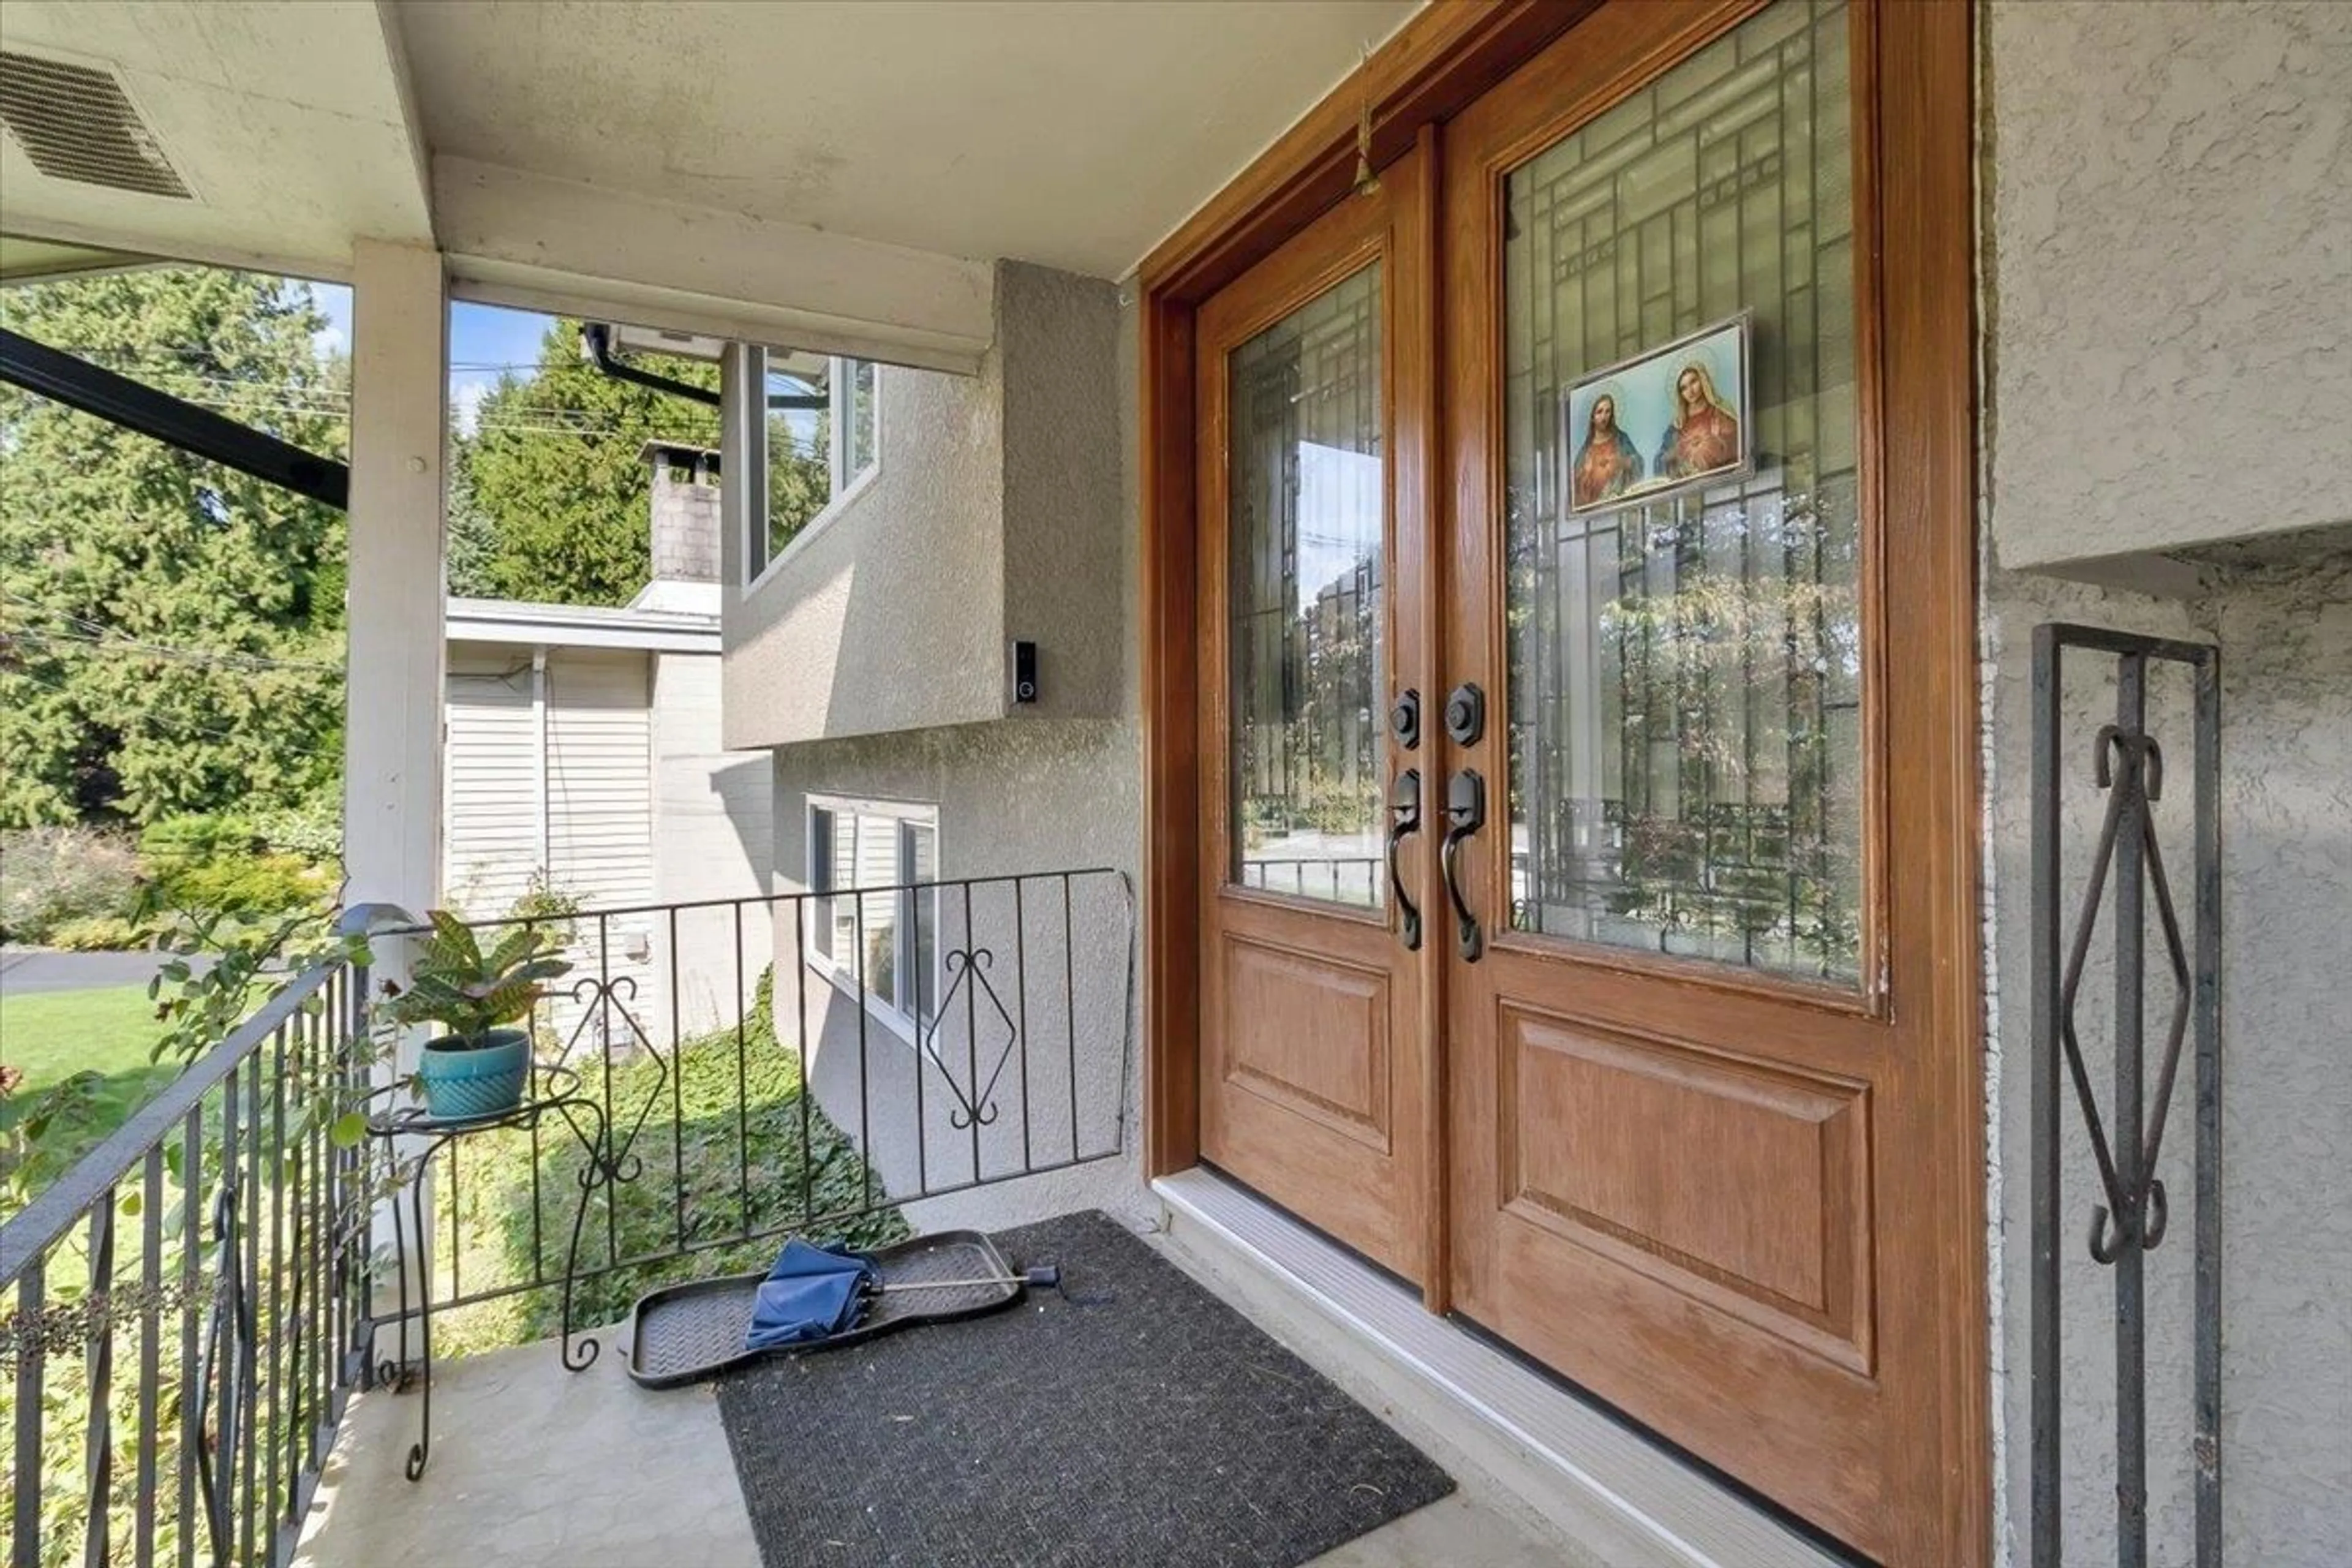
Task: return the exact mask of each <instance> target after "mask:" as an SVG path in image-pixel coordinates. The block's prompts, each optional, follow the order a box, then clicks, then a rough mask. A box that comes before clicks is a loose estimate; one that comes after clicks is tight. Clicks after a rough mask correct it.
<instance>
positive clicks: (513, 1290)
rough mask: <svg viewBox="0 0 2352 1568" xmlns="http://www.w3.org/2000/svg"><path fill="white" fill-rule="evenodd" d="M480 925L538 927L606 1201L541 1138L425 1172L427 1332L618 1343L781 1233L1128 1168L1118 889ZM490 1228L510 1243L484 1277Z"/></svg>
mask: <svg viewBox="0 0 2352 1568" xmlns="http://www.w3.org/2000/svg"><path fill="white" fill-rule="evenodd" d="M468 923H469V924H471V925H473V926H474V928H475V929H476V930H477V931H478V932H480V933H482V934H483V935H484V936H485V937H486V938H488V937H494V936H495V935H496V934H497V933H498V932H499V931H501V930H504V929H508V928H510V927H512V926H515V925H518V924H525V923H536V924H538V925H539V926H541V928H543V929H551V931H553V933H554V934H555V936H556V937H557V939H558V942H559V946H560V951H561V952H562V953H563V954H564V955H565V956H567V957H569V958H570V959H571V961H572V963H573V964H574V968H573V970H572V973H570V974H568V975H566V976H565V977H563V978H562V980H560V981H558V982H557V983H556V984H555V985H554V987H553V988H552V989H551V992H550V994H548V995H547V996H546V997H545V998H543V999H542V1000H541V1004H540V1005H539V1008H538V1010H537V1012H536V1013H535V1015H534V1016H533V1019H532V1021H531V1023H532V1028H533V1031H534V1033H535V1035H536V1036H537V1037H538V1039H539V1042H540V1045H539V1056H540V1059H541V1061H542V1062H545V1063H548V1064H551V1065H560V1066H563V1067H567V1068H571V1069H572V1070H573V1071H575V1072H577V1073H578V1074H579V1075H580V1078H581V1081H582V1085H583V1091H584V1092H585V1093H586V1094H588V1095H589V1096H590V1097H592V1098H593V1100H595V1101H596V1103H597V1107H598V1109H599V1110H601V1111H602V1114H603V1120H604V1125H605V1127H606V1128H607V1129H609V1131H608V1132H607V1134H606V1136H607V1137H608V1138H609V1140H610V1143H609V1148H608V1150H607V1159H608V1163H609V1164H608V1168H609V1171H610V1173H611V1177H612V1179H610V1180H599V1179H597V1178H596V1174H595V1173H594V1172H593V1170H591V1169H589V1168H588V1167H587V1165H586V1164H585V1163H584V1160H583V1155H582V1154H581V1152H579V1151H578V1150H577V1149H576V1148H575V1147H574V1144H575V1143H576V1142H577V1141H576V1140H574V1139H572V1138H570V1137H569V1136H568V1135H567V1134H566V1133H565V1131H564V1130H563V1129H562V1128H561V1127H556V1128H552V1129H550V1130H549V1131H548V1133H547V1135H546V1136H545V1137H542V1135H541V1128H540V1126H539V1125H538V1124H537V1123H536V1122H534V1123H531V1124H530V1126H528V1127H526V1128H523V1129H520V1130H518V1131H515V1132H513V1133H512V1134H511V1135H509V1137H507V1138H506V1139H505V1140H504V1141H486V1140H459V1141H456V1142H450V1143H447V1144H446V1145H445V1146H442V1147H440V1148H438V1149H436V1151H434V1152H433V1154H432V1156H431V1165H430V1168H429V1169H428V1170H426V1171H425V1172H423V1173H422V1174H423V1176H424V1178H425V1180H426V1181H428V1182H430V1183H432V1184H435V1187H436V1191H435V1194H434V1197H433V1200H432V1202H431V1204H430V1205H429V1206H430V1208H431V1210H432V1211H433V1214H434V1215H435V1218H434V1222H433V1223H434V1225H435V1226H436V1232H437V1234H436V1236H435V1237H433V1238H432V1244H431V1247H430V1252H429V1258H430V1260H431V1267H430V1270H429V1273H428V1275H427V1277H426V1279H424V1280H423V1281H421V1282H419V1283H421V1285H422V1287H423V1291H424V1299H425V1300H429V1301H430V1303H431V1305H432V1308H433V1310H435V1311H436V1313H446V1312H448V1311H450V1310H453V1309H457V1308H464V1307H473V1306H481V1305H484V1304H487V1303H489V1302H494V1301H499V1300H504V1299H506V1298H509V1297H514V1296H518V1295H523V1294H526V1293H533V1292H537V1293H541V1294H539V1295H538V1296H537V1297H536V1299H535V1301H534V1308H535V1310H539V1311H540V1312H541V1318H539V1319H536V1320H534V1321H535V1322H536V1323H537V1325H538V1327H539V1328H540V1329H541V1330H542V1331H546V1332H554V1331H556V1328H557V1324H556V1322H555V1321H554V1320H553V1319H552V1318H549V1317H546V1316H545V1311H546V1304H547V1303H549V1302H550V1301H551V1300H552V1299H553V1295H554V1293H555V1292H556V1291H557V1290H558V1289H559V1288H560V1287H562V1286H564V1285H566V1284H567V1283H568V1284H570V1285H571V1286H572V1288H573V1289H575V1290H576V1291H577V1292H579V1294H580V1295H581V1298H582V1300H583V1305H582V1306H580V1307H578V1308H576V1309H575V1310H574V1313H573V1315H574V1317H575V1319H576V1321H578V1322H580V1323H594V1322H597V1321H612V1320H613V1319H614V1318H617V1317H618V1316H619V1315H620V1313H621V1312H622V1311H624V1310H625V1309H626V1308H627V1306H628V1304H629V1302H630V1301H631V1300H634V1298H635V1295H637V1294H638V1293H640V1292H641V1291H642V1290H643V1289H646V1288H647V1287H648V1286H649V1285H651V1284H652V1283H654V1282H656V1281H659V1280H662V1279H671V1278H677V1277H680V1276H681V1275H684V1274H688V1273H708V1272H711V1271H714V1270H715V1269H717V1268H730V1267H744V1266H747V1265H749V1264H750V1263H751V1261H752V1257H753V1250H752V1249H755V1248H757V1247H761V1246H762V1245H767V1246H768V1247H769V1250H772V1242H773V1240H774V1238H776V1237H782V1236H784V1235H788V1234H793V1233H799V1234H803V1235H815V1236H834V1235H845V1236H849V1237H852V1238H853V1239H856V1238H859V1237H863V1238H865V1239H880V1238H881V1237H882V1232H881V1230H880V1229H879V1228H877V1227H880V1226H888V1225H894V1224H895V1223H896V1222H897V1215H898V1211H899V1210H900V1209H901V1208H902V1207H903V1206H905V1205H911V1204H916V1203H919V1202H922V1201H924V1200H928V1199H940V1198H948V1197H953V1196H956V1195H959V1194H966V1193H970V1192H971V1191H973V1190H975V1189H977V1188H980V1187H983V1186H989V1185H993V1184H999V1183H1003V1182H1008V1181H1013V1180H1016V1179H1019V1178H1022V1177H1025V1176H1031V1175H1040V1174H1045V1173H1050V1172H1055V1171H1063V1170H1067V1169H1070V1168H1073V1167H1076V1166H1079V1165H1084V1164H1089V1163H1094V1162H1097V1161H1101V1160H1106V1159H1110V1158H1113V1157H1115V1156H1117V1155H1118V1154H1120V1153H1122V1152H1125V1150H1126V1147H1127V1143H1126V1126H1127V1094H1128V1085H1129V1078H1130V1068H1131V1065H1132V1064H1131V1059H1130V1058H1131V1049H1132V1040H1133V1027H1132V1018H1131V1015H1132V1011H1133V969H1134V936H1135V918H1134V905H1133V896H1132V893H1131V890H1130V889H1129V883H1128V880H1127V878H1126V876H1125V875H1124V874H1123V873H1121V872H1119V871H1117V870H1112V869H1105V868H1097V869H1087V870H1076V871H1055V872H1045V873H1033V874H1027V875H1018V876H1004V877H981V878H966V879H950V880H938V881H926V882H910V883H905V884H898V885H893V886H887V887H868V888H856V889H839V890H835V891H831V892H825V893H793V894H776V895H772V896H767V897H761V898H745V899H721V900H699V901H693V902H684V903H668V904H647V905H637V906H630V907H622V908H613V909H603V910H587V911H583V912H581V913H579V914H572V915H564V914H559V915H545V914H541V915H538V916H530V917H524V916H516V917H509V918H505V919H499V920H489V921H472V922H468ZM385 934H386V935H389V936H397V935H401V934H403V933H402V932H400V931H389V932H386V933H385ZM886 971H887V973H885V972H886ZM393 1156H394V1158H397V1157H399V1156H398V1151H397V1150H396V1149H395V1150H394V1151H393ZM418 1174H420V1173H418V1172H417V1171H415V1170H414V1169H407V1170H404V1171H403V1172H402V1173H401V1175H402V1180H403V1181H407V1180H410V1179H414V1178H415V1176H417V1175H418ZM583 1187H585V1188H586V1189H588V1192H587V1201H588V1202H589V1204H590V1205H591V1208H590V1211H589V1214H588V1216H587V1221H586V1229H585V1239H584V1240H583V1242H582V1243H581V1244H580V1245H579V1247H578V1249H577V1253H576V1256H575V1254H574V1248H573V1246H572V1233H571V1226H572V1218H573V1214H574V1209H573V1206H572V1205H574V1204H575V1202H576V1201H577V1200H578V1199H579V1198H580V1197H581V1194H582V1190H583ZM485 1205H488V1207H489V1208H490V1209H492V1210H495V1211H499V1212H502V1213H504V1214H505V1215H507V1216H508V1221H509V1223H508V1224H507V1226H506V1229H505V1233H504V1235H503V1237H502V1239H501V1244H500V1245H499V1247H498V1248H497V1249H496V1253H497V1255H496V1256H495V1257H488V1258H485V1257H484V1256H483V1255H482V1248H481V1247H480V1246H479V1245H478V1244H479V1239H480V1237H481V1235H482V1232H483V1226H482V1224H481V1216H482V1212H483V1209H484V1206H485ZM730 1253H731V1254H732V1255H733V1256H732V1258H730V1256H729V1255H730ZM600 1314H601V1316H600ZM583 1352H584V1353H586V1354H588V1355H593V1353H594V1352H593V1350H590V1349H586V1348H585V1347H583Z"/></svg>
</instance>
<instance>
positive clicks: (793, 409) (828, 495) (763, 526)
mask: <svg viewBox="0 0 2352 1568" xmlns="http://www.w3.org/2000/svg"><path fill="white" fill-rule="evenodd" d="M767 366H768V368H767V378H766V379H767V398H768V409H767V432H768V463H767V472H768V487H767V510H766V515H765V517H764V518H762V519H761V520H759V521H757V522H755V524H754V525H753V527H752V530H751V532H752V544H753V546H754V548H753V549H752V551H751V571H752V573H753V574H758V573H760V572H762V571H764V570H765V569H766V568H767V566H768V565H769V563H772V562H773V561H774V560H775V559H776V558H777V557H778V556H780V555H782V553H783V552H784V549H785V547H786V546H788V545H789V544H791V543H792V542H793V540H795V539H797V538H799V537H800V536H801V535H802V534H803V533H804V532H806V531H808V530H809V529H810V528H811V527H812V526H814V524H815V523H816V522H817V521H819V520H820V519H822V518H824V517H825V516H827V515H828V514H829V513H831V511H832V510H833V509H834V508H835V505H836V504H837V503H838V502H840V501H842V500H845V498H846V497H847V496H848V495H849V494H850V492H851V491H853V490H855V489H857V487H858V486H859V485H861V484H862V483H864V482H865V480H866V479H867V478H868V477H869V476H870V475H871V474H872V473H873V472H874V470H875V468H876V467H877V464H878V462H879V461H880V457H881V447H882V442H881V430H880V427H879V423H878V410H877V404H876V398H875V393H876V389H877V382H878V380H879V370H878V367H877V366H876V365H875V364H874V363H873V362H872V361H870V360H854V359H843V358H840V357H839V356H827V355H824V354H809V353H793V352H788V351H786V350H782V349H772V350H770V351H769V353H768V356H767Z"/></svg>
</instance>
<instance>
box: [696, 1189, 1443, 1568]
mask: <svg viewBox="0 0 2352 1568" xmlns="http://www.w3.org/2000/svg"><path fill="white" fill-rule="evenodd" d="M996 1240H997V1244H998V1245H999V1246H1000V1247H1003V1250H1004V1253H1005V1256H1006V1257H1008V1258H1011V1259H1012V1260H1013V1267H1015V1268H1027V1267H1029V1266H1031V1265H1034V1264H1042V1263H1058V1264H1060V1265H1061V1267H1062V1280H1063V1291H1062V1293H1060V1294H1057V1293H1055V1291H1053V1290H1051V1289H1035V1288H1034V1287H1033V1288H1032V1289H1030V1291H1029V1299H1028V1300H1026V1301H1024V1303H1023V1304H1022V1305H1020V1306H1018V1307H1016V1308H1014V1309H1013V1310H1010V1311H1007V1312H1003V1313H1000V1314H998V1315H996V1316H994V1317H990V1318H981V1319H976V1320H973V1321H968V1322H961V1323H947V1324H941V1325H939V1326H937V1327H926V1328H920V1329H916V1330H914V1331H910V1332H908V1333H905V1334H899V1335H895V1336H892V1337H890V1338H887V1339H881V1340H877V1341H873V1342H870V1343H867V1344H864V1345H859V1346H856V1347H854V1348H850V1349H845V1350H839V1351H831V1352H821V1353H818V1354H814V1355H801V1356H796V1357H793V1358H791V1359H789V1360H775V1361H770V1362H767V1363H762V1364H761V1365H758V1366H754V1367H749V1368H745V1369H744V1370H742V1371H740V1372H734V1373H728V1374H727V1375H726V1376H724V1377H722V1378H721V1379H719V1415H720V1417H721V1419H722V1421H723V1422H724V1424H725V1426H726V1428H727V1442H728V1446H729V1447H730V1448H731V1449H732V1450H733V1451H734V1455H735V1473H736V1476H737V1478H738V1479H740V1481H741V1482H742V1485H743V1498H744V1500H745V1502H746V1503H747V1504H749V1506H750V1508H751V1528H752V1531H753V1533H754V1534H755V1535H757V1537H758V1538H759V1542H760V1558H761V1563H763V1564H764V1565H765V1568H804V1565H805V1568H814V1565H820V1564H821V1565H824V1568H847V1565H851V1564H858V1565H862V1564H866V1563H877V1564H891V1565H894V1568H901V1565H902V1568H983V1565H985V1568H1294V1565H1295V1564H1297V1563H1305V1562H1307V1561H1308V1560H1309V1559H1311V1558H1314V1557H1317V1556H1319V1555H1321V1554H1322V1553H1323V1552H1328V1551H1330V1550H1331V1549H1332V1548H1334V1547H1336V1546H1339V1545H1342V1544H1344V1543H1345V1542H1349V1541H1352V1540H1354V1539H1355V1538H1356V1537H1357V1536H1359V1535H1361V1534H1363V1533H1364V1532H1365V1531H1368V1530H1371V1529H1374V1528H1376V1527H1377V1526H1380V1525H1382V1524H1386V1523H1388V1522H1389V1521H1391V1520H1393V1519H1397V1518H1400V1517H1402V1515H1404V1514H1407V1513H1410V1512H1412V1510H1414V1509H1417V1508H1420V1507H1423V1505H1424V1504H1427V1503H1432V1502H1434V1501H1436V1500H1438V1499H1439V1498H1442V1497H1444V1496H1445V1495H1446V1494H1447V1493H1448V1492H1451V1491H1452V1490H1453V1489H1454V1479H1453V1478H1452V1477H1450V1476H1448V1475H1447V1474H1446V1473H1445V1472H1444V1470H1442V1469H1440V1468H1438V1467H1437V1466H1436V1465H1435V1464H1434V1463H1433V1462H1432V1461H1431V1460H1430V1459H1429V1458H1427V1457H1426V1456H1424V1455H1423V1454H1422V1453H1421V1452H1420V1450H1418V1449H1416V1448H1415V1447H1412V1445H1411V1444H1410V1443H1407V1442H1406V1441H1405V1440H1404V1439H1403V1438H1402V1437H1400V1436H1397V1435H1396V1434H1395V1433H1394V1432H1392V1431H1391V1430H1390V1429H1389V1428H1388V1427H1387V1426H1384V1425H1382V1424H1381V1421H1380V1420H1379V1419H1378V1418H1377V1417H1375V1416H1374V1415H1372V1414H1371V1412H1370V1411H1368V1410H1366V1409H1365V1408H1364V1407H1363V1406H1362V1405H1358V1404H1357V1403H1356V1402H1355V1401H1354V1400H1352V1399H1350V1398H1349V1397H1348V1396H1347V1395H1346V1394H1342V1393H1341V1392H1340V1391H1339V1389H1338V1388H1337V1387H1335V1386H1334V1385H1333V1384H1331V1383H1330V1381H1329V1380H1328V1379H1327V1378H1325V1377H1324V1376H1323V1375H1322V1374H1321V1373H1318V1372H1316V1371H1315V1370H1314V1369H1313V1368H1311V1367H1309V1366H1307V1364H1306V1363H1304V1362H1301V1361H1300V1360H1299V1359H1298V1358H1297V1357H1296V1356H1294V1355H1292V1354H1291V1353H1290V1352H1288V1351H1286V1350H1284V1349H1283V1348H1282V1347H1281V1346H1280V1345H1278V1344H1276V1343H1275V1342H1274V1341H1273V1340H1271V1339H1269V1338H1267V1337H1266V1336H1265V1334H1264V1333H1262V1332H1260V1331H1258V1330H1257V1329H1256V1328H1255V1327H1253V1326H1252V1325H1251V1324H1250V1323H1249V1321H1247V1320H1246V1319H1244V1318H1243V1317H1242V1316H1241V1315H1240V1314H1239V1313H1238V1312H1235V1311H1234V1310H1233V1309H1232V1308H1230V1307H1227V1306H1226V1305H1225V1304H1224V1303H1223V1302H1222V1301H1219V1300H1217V1299H1216V1298H1214V1297H1213V1296H1211V1295H1210V1294H1209V1293H1208V1292H1207V1291H1206V1290H1203V1289H1201V1287H1199V1286H1198V1285H1195V1284H1194V1283H1192V1280H1191V1279H1187V1278H1186V1277H1185V1276H1184V1275H1183V1274H1182V1273H1181V1271H1180V1270H1178V1269H1177V1268H1176V1267H1175V1266H1174V1265H1172V1264H1171V1263H1169V1262H1167V1261H1166V1260H1165V1259H1163V1258H1160V1256H1159V1255H1158V1254H1157V1253H1155V1252H1153V1251H1152V1250H1151V1248H1150V1247H1149V1246H1147V1245H1146V1244H1145V1243H1143V1242H1142V1241H1140V1240H1139V1239H1137V1238H1136V1237H1133V1236H1130V1235H1129V1234H1128V1232H1127V1231H1126V1230H1125V1229H1123V1228H1121V1227H1120V1226H1118V1224H1117V1223H1116V1222H1114V1221H1112V1220H1111V1219H1109V1218H1108V1217H1107V1216H1105V1215H1101V1214H1080V1215H1067V1216H1066V1217H1064V1218H1061V1219H1055V1220H1048V1221H1046V1222H1045V1223H1044V1224H1042V1225H1033V1226H1024V1227H1023V1228H1022V1229H1019V1230H1010V1231H1004V1232H1002V1233H1000V1234H999V1235H998V1236H997V1237H996Z"/></svg>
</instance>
